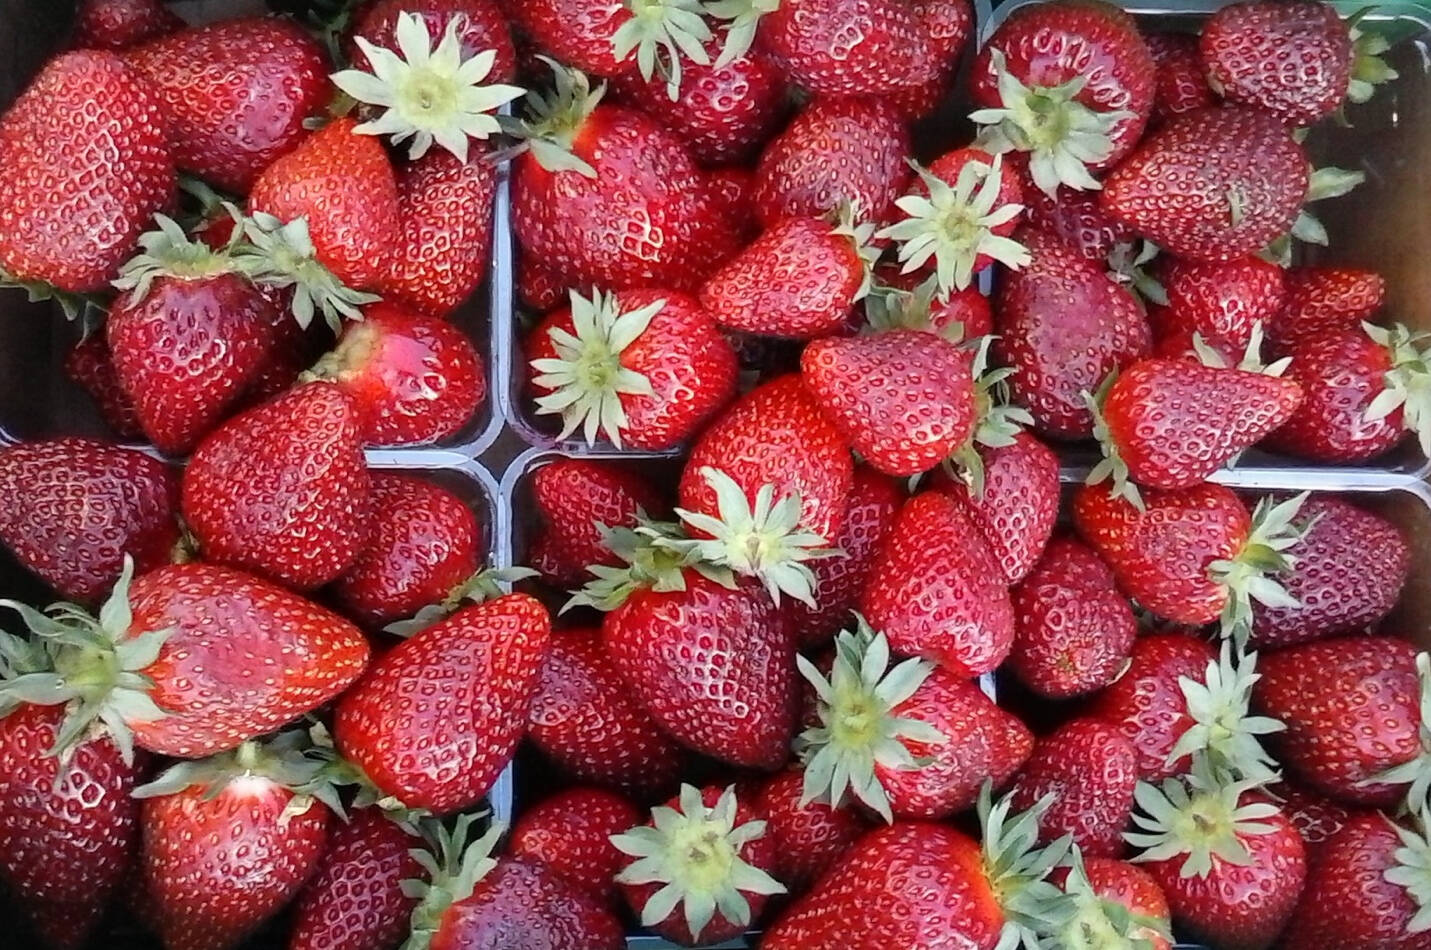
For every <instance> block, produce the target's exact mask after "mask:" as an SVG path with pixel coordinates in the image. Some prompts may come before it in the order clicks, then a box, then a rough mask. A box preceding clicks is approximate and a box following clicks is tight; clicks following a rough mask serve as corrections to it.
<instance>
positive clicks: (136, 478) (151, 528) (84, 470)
mask: <svg viewBox="0 0 1431 950" xmlns="http://www.w3.org/2000/svg"><path fill="white" fill-rule="evenodd" d="M0 498H3V499H5V503H4V504H3V505H0V540H3V541H4V543H5V546H6V547H8V548H9V549H10V550H11V552H12V553H14V555H15V556H16V558H17V559H18V560H19V561H20V563H21V564H23V565H24V566H25V567H27V568H29V569H30V570H31V571H34V572H35V573H36V574H37V575H39V577H40V578H41V579H42V580H44V581H45V583H47V584H49V585H50V586H51V587H53V588H54V589H55V590H56V591H58V592H59V593H60V594H61V595H62V596H63V597H66V598H68V599H71V600H76V601H79V602H81V603H85V604H93V603H96V602H98V601H99V600H102V599H103V598H104V596H105V594H107V593H108V592H109V589H110V588H111V587H112V586H113V585H114V582H115V580H116V579H117V578H118V577H119V573H120V569H121V568H122V567H123V565H124V557H125V555H126V554H127V555H129V556H130V557H133V558H134V559H135V563H136V564H137V565H138V566H139V569H140V570H141V571H147V570H149V569H150V568H155V567H158V566H160V565H161V564H166V563H168V561H169V559H170V557H171V556H172V554H173V550H174V545H175V544H176V543H177V542H178V540H179V526H178V522H177V520H176V518H175V515H176V512H177V504H178V479H177V477H176V475H175V473H174V472H173V470H172V469H170V468H169V467H168V466H167V465H165V464H163V463H162V462H159V461H157V460H155V459H152V458H150V457H149V456H147V455H144V454H143V453H140V452H136V451H133V450H130V449H122V448H120V447H119V446H116V445H108V444H106V443H104V442H98V441H94V440H91V439H75V438H66V439H50V440H46V441H41V442H30V443H23V444H20V445H14V446H10V447H9V448H6V449H0Z"/></svg>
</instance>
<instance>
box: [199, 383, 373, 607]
mask: <svg viewBox="0 0 1431 950" xmlns="http://www.w3.org/2000/svg"><path fill="white" fill-rule="evenodd" d="M361 425H362V417H361V413H360V411H359V409H358V406H357V404H356V403H354V402H353V400H352V399H351V398H350V397H349V396H348V395H347V394H346V393H344V392H343V391H342V390H341V389H339V388H338V387H337V386H335V385H333V384H332V383H327V382H312V383H305V384H304V385H302V386H299V387H298V388H297V389H292V390H290V391H288V392H287V393H284V394H283V395H281V396H278V397H276V398H274V399H271V400H269V401H268V402H266V403H264V404H263V405H261V406H258V407H257V408H254V409H250V410H248V411H247V412H245V413H242V414H241V415H238V416H235V417H234V418H232V419H230V420H229V421H228V422H226V423H224V424H223V425H222V426H220V427H219V428H218V429H216V430H214V431H213V432H212V433H210V434H209V436H208V438H206V439H205V440H204V441H203V443H202V444H200V446H199V448H198V450H197V451H196V452H195V453H194V456H193V458H192V459H191V460H190V461H189V466H188V468H186V469H185V470H184V478H183V483H182V489H183V499H182V500H183V512H184V520H185V522H186V523H187V524H188V526H189V529H190V530H191V531H193V533H194V537H195V538H196V539H197V540H198V542H199V547H200V549H201V551H202V552H203V556H204V557H205V558H207V559H209V560H213V561H217V562H219V563H224V564H232V565H234V566H236V567H244V568H247V569H249V570H253V571H256V572H258V573H261V574H263V575H265V576H268V577H272V578H274V579H276V580H280V581H283V582H284V583H286V584H289V585H291V586H293V587H297V588H299V589H308V588H313V587H319V586H321V585H323V584H326V583H327V582H329V581H331V580H334V579H335V578H337V577H338V576H339V575H341V574H342V573H343V572H344V571H345V570H347V569H348V567H349V566H350V565H351V564H352V563H353V561H354V560H356V559H357V557H358V555H359V554H361V553H362V550H363V548H364V546H365V545H366V544H367V540H368V532H369V530H370V524H369V521H368V518H369V514H370V512H371V510H372V509H371V501H370V499H369V497H368V495H369V478H368V469H367V464H366V462H365V460H364V458H363V450H362V435H361V428H360V427H361Z"/></svg>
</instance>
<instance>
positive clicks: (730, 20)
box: [706, 0, 780, 66]
mask: <svg viewBox="0 0 1431 950" xmlns="http://www.w3.org/2000/svg"><path fill="white" fill-rule="evenodd" d="M779 9H780V0H713V2H708V3H707V4H706V13H707V14H709V15H710V16H713V17H716V18H717V19H721V20H725V21H726V27H725V45H724V46H723V47H722V48H721V51H720V56H718V57H717V58H716V65H717V66H724V65H726V64H727V63H733V62H735V61H736V60H738V59H740V58H741V57H742V56H744V55H745V54H746V53H748V52H750V47H751V45H752V44H753V43H754V42H755V28H756V26H758V25H759V24H760V18H761V17H763V16H765V15H766V14H767V13H774V12H775V11H776V10H779Z"/></svg>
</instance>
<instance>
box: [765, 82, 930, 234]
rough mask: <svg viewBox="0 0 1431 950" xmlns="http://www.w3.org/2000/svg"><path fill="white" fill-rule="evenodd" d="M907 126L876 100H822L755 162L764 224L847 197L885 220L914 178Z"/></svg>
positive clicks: (832, 206) (829, 207)
mask: <svg viewBox="0 0 1431 950" xmlns="http://www.w3.org/2000/svg"><path fill="white" fill-rule="evenodd" d="M910 147H911V146H910V140H909V130H908V129H907V128H906V127H905V124H904V120H903V119H902V118H901V117H900V115H899V113H898V111H897V110H896V109H895V108H894V107H893V106H892V105H890V104H889V103H887V102H885V101H883V100H879V99H825V98H818V99H816V100H815V101H814V102H811V103H810V104H809V105H808V106H806V107H805V109H804V111H802V112H801V113H800V114H799V115H797V116H796V117H795V118H794V119H793V120H792V121H791V123H790V125H789V126H787V127H786V129H785V131H784V132H782V133H780V134H779V135H778V136H776V137H775V138H774V139H773V140H772V141H771V142H770V144H768V145H767V146H766V147H765V151H763V152H762V153H761V154H760V161H759V163H758V164H757V165H756V167H755V181H754V183H753V185H752V186H751V190H750V200H751V202H752V203H753V204H754V205H755V213H756V216H757V217H758V218H759V219H760V223H761V225H762V226H764V227H770V226H771V225H774V224H776V223H778V222H779V221H781V220H782V219H784V218H791V217H798V216H811V217H818V216H820V215H823V214H829V213H830V212H832V211H835V210H837V209H838V208H839V207H840V206H841V204H843V203H848V204H849V205H850V206H851V207H854V208H859V209H860V213H861V214H862V215H863V216H864V217H865V218H866V219H867V220H870V221H874V222H880V223H883V222H887V221H889V220H890V219H891V218H893V216H894V215H895V213H896V211H895V206H894V202H895V200H896V199H897V198H899V196H900V195H901V194H903V193H904V186H905V182H907V181H908V180H909V169H908V167H906V165H905V160H906V158H907V157H908V156H909V155H910Z"/></svg>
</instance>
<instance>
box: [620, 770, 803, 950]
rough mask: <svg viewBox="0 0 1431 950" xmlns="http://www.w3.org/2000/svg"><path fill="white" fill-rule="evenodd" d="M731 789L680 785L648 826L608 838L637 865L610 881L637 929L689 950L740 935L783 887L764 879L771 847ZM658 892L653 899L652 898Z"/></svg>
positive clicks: (653, 813) (771, 857)
mask: <svg viewBox="0 0 1431 950" xmlns="http://www.w3.org/2000/svg"><path fill="white" fill-rule="evenodd" d="M757 814H758V813H757V812H756V811H755V810H754V809H752V808H751V807H750V806H749V805H748V804H747V803H746V802H743V801H740V800H738V799H737V798H736V794H735V787H734V786H731V787H730V788H727V789H725V790H724V791H722V790H721V789H720V788H718V787H715V786H708V787H706V788H700V789H698V788H693V787H692V786H690V785H682V786H681V792H680V794H679V795H678V796H677V797H675V798H673V799H671V800H670V801H669V802H667V803H666V804H665V805H660V806H657V807H656V808H654V809H652V810H651V821H650V822H649V824H646V825H641V826H638V827H635V828H632V829H630V830H629V831H627V832H626V833H625V834H619V835H616V836H614V837H613V838H612V839H611V842H612V844H614V845H615V846H616V847H617V848H618V849H619V850H620V851H622V852H623V853H625V854H628V855H630V856H631V857H633V858H635V859H636V860H634V861H631V862H630V863H628V864H627V865H626V867H625V868H624V869H623V870H622V871H621V873H620V874H618V875H617V876H616V882H617V883H618V884H620V885H621V891H622V895H623V896H624V897H625V898H626V903H627V905H628V906H630V908H631V909H632V911H634V912H635V913H636V914H637V915H638V916H639V917H640V920H641V925H642V926H643V927H648V928H650V929H651V930H654V931H655V932H656V933H658V934H660V935H661V936H663V937H666V938H667V939H670V940H674V941H676V942H677V943H680V944H682V945H684V946H689V947H694V946H697V945H698V944H700V943H702V942H703V941H711V942H715V943H719V942H721V941H724V940H730V939H732V938H734V937H738V936H740V935H741V934H742V933H744V932H745V930H746V928H747V927H749V926H750V925H751V924H752V923H753V922H754V921H755V920H757V919H759V917H760V912H761V911H762V910H763V909H764V907H765V901H766V899H767V898H768V897H769V896H770V895H771V894H783V893H784V892H785V886H784V885H783V884H781V883H780V882H779V881H777V880H775V878H773V877H771V876H770V869H771V868H773V867H774V866H775V841H774V839H773V838H771V837H770V836H769V835H768V834H766V823H765V821H764V820H763V819H760V818H758V817H757ZM662 891H664V892H665V893H664V894H662V896H661V897H660V898H657V897H656V894H657V893H658V892H662Z"/></svg>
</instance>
